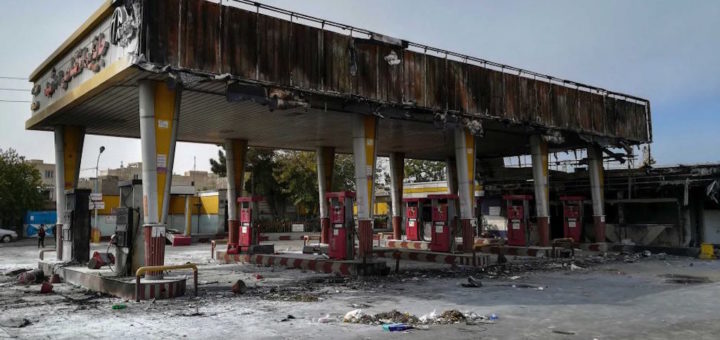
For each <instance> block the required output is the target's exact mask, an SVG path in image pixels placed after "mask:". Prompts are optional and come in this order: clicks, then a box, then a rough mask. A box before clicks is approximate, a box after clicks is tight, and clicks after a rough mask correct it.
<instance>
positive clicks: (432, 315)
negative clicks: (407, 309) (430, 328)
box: [420, 309, 437, 323]
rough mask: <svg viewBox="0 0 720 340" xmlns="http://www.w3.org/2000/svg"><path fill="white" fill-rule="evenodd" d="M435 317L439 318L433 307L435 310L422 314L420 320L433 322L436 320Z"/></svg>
mask: <svg viewBox="0 0 720 340" xmlns="http://www.w3.org/2000/svg"><path fill="white" fill-rule="evenodd" d="M435 319H437V313H435V310H434V309H433V311H432V312H431V313H429V314H425V315H423V316H421V317H420V322H422V323H432V322H435Z"/></svg>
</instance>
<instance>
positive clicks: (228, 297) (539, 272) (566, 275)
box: [0, 240, 720, 339]
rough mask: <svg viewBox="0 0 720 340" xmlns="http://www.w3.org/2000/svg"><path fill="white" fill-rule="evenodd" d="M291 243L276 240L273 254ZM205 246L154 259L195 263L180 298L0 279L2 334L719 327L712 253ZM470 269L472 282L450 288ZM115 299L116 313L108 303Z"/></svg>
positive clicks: (291, 334)
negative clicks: (418, 257)
mask: <svg viewBox="0 0 720 340" xmlns="http://www.w3.org/2000/svg"><path fill="white" fill-rule="evenodd" d="M50 246H52V245H50ZM300 246H301V242H291V241H286V242H276V250H277V251H296V250H298V249H299V248H300ZM105 247H106V245H97V246H95V247H94V248H96V249H105ZM209 255H210V250H209V245H208V244H199V245H193V246H191V247H183V248H172V247H169V248H167V259H166V263H184V262H188V261H192V262H196V263H198V264H199V265H200V290H199V297H197V298H195V297H194V296H193V294H192V289H191V288H189V289H188V294H187V295H186V296H185V297H183V298H178V299H174V300H157V301H145V302H140V303H135V302H133V301H124V300H122V299H118V298H114V297H108V296H99V295H97V294H94V293H92V292H86V291H85V290H84V289H82V288H79V287H74V286H71V285H69V284H56V285H55V286H54V292H53V293H52V294H40V293H39V290H40V288H39V285H28V286H20V285H17V284H15V278H14V277H12V276H4V275H3V276H0V338H33V339H46V338H52V339H84V338H89V339H93V338H108V337H115V336H121V337H124V338H153V339H158V338H159V339H165V338H167V339H171V338H172V339H177V338H191V339H195V338H205V339H215V338H223V337H232V338H240V339H388V338H401V339H633V338H637V339H677V338H688V339H690V338H692V339H717V334H718V333H719V332H720V322H718V321H720V320H719V317H718V313H719V312H720V307H718V304H717V297H718V296H720V284H718V283H717V282H718V281H720V271H718V269H720V264H719V263H718V262H717V261H701V260H697V259H692V258H683V257H674V256H664V255H658V254H653V255H651V256H648V257H644V256H642V255H641V254H633V255H618V254H608V256H606V257H602V256H592V257H587V258H582V257H578V258H577V259H576V260H575V261H573V262H570V261H563V262H553V261H550V260H546V259H528V258H525V259H510V260H511V261H510V262H511V263H510V264H509V265H508V266H505V267H493V268H491V269H489V270H487V271H478V270H471V269H469V268H456V269H451V268H449V267H446V266H440V265H428V264H423V263H417V262H414V263H411V262H403V263H401V273H399V274H391V275H390V276H389V277H386V278H368V279H358V278H355V279H344V278H337V277H333V276H331V275H323V274H317V273H312V272H302V271H299V270H284V269H277V268H275V269H273V268H265V267H257V266H251V265H220V264H217V263H215V262H214V261H212V260H210V257H209ZM50 256H52V254H50ZM37 259H38V256H37V248H36V245H35V244H34V243H33V242H31V241H29V240H25V241H20V242H17V243H11V244H0V272H6V271H8V270H12V269H18V268H34V267H36V266H37ZM468 276H473V277H474V278H476V279H479V280H480V281H481V282H482V287H478V288H466V287H462V286H461V285H460V284H461V283H466V282H467V278H468ZM238 279H240V280H243V281H244V282H245V284H246V285H247V287H248V289H247V291H246V292H245V293H244V294H241V295H235V294H233V293H232V292H231V290H230V287H231V285H232V284H233V283H234V282H235V281H237V280H238ZM190 282H191V280H190V281H188V287H191V286H192V285H191V284H190ZM116 304H123V305H125V306H126V308H125V309H120V310H114V309H113V308H112V307H113V305H116ZM355 309H361V310H362V312H363V313H365V314H368V315H375V314H378V313H385V312H390V311H392V310H398V311H399V312H400V313H409V314H412V315H414V316H416V317H421V316H423V315H426V314H429V313H431V312H433V311H435V312H436V314H441V313H443V312H445V311H451V310H457V311H460V312H461V313H465V315H477V316H486V317H488V319H486V318H473V319H472V320H470V319H468V320H462V318H463V317H462V314H459V316H458V319H453V320H451V321H458V322H457V323H451V324H437V323H434V322H430V323H429V324H422V323H418V324H416V328H415V329H411V330H408V331H405V332H393V333H390V332H388V331H384V330H383V328H382V325H381V324H380V323H379V322H374V323H373V322H370V321H369V323H371V324H355V323H345V322H343V321H342V319H343V316H344V315H345V314H346V313H348V312H349V311H352V310H355ZM470 313H474V314H470ZM492 314H495V315H496V316H497V319H496V320H489V316H490V315H492ZM398 315H400V316H402V315H403V314H398ZM456 316H457V315H456ZM403 317H405V318H407V317H409V316H408V315H405V316H403ZM413 320H414V319H413ZM325 321H328V322H325Z"/></svg>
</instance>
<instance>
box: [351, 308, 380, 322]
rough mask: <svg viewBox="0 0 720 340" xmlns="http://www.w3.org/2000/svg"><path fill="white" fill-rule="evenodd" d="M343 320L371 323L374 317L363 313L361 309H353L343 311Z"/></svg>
mask: <svg viewBox="0 0 720 340" xmlns="http://www.w3.org/2000/svg"><path fill="white" fill-rule="evenodd" d="M343 322H348V323H365V324H372V323H374V322H375V319H374V318H373V317H372V315H368V314H365V313H363V311H362V309H355V310H351V311H349V312H347V313H345V316H344V317H343Z"/></svg>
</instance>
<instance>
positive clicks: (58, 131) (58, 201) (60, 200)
mask: <svg viewBox="0 0 720 340" xmlns="http://www.w3.org/2000/svg"><path fill="white" fill-rule="evenodd" d="M64 133H65V128H64V127H63V126H56V127H55V211H56V213H57V222H56V223H55V250H56V258H57V260H58V261H61V260H62V258H63V256H62V255H63V246H62V226H63V225H64V224H65V206H66V202H65V151H64V147H63V143H64Z"/></svg>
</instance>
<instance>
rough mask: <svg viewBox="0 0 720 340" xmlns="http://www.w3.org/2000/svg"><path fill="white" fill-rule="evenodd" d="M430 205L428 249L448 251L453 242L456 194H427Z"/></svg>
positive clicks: (455, 219) (455, 221)
mask: <svg viewBox="0 0 720 340" xmlns="http://www.w3.org/2000/svg"><path fill="white" fill-rule="evenodd" d="M427 199H428V200H430V202H431V206H432V228H430V250H432V251H437V252H450V251H451V250H452V247H453V245H454V244H455V236H454V232H455V228H456V224H457V201H458V196H457V195H453V194H445V195H428V196H427Z"/></svg>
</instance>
